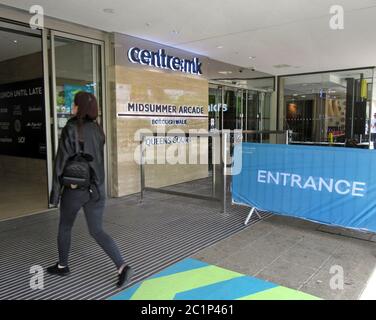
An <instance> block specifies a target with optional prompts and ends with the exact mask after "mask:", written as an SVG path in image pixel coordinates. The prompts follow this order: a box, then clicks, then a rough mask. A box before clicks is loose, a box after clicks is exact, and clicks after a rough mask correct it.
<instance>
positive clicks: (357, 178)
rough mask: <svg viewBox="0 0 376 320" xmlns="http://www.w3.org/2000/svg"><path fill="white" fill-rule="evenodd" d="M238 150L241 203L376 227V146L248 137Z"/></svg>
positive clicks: (237, 197)
mask: <svg viewBox="0 0 376 320" xmlns="http://www.w3.org/2000/svg"><path fill="white" fill-rule="evenodd" d="M234 155H235V158H237V157H242V165H243V166H242V170H241V173H240V174H239V175H234V176H233V201H234V202H235V203H242V204H247V205H249V206H252V207H255V208H258V209H261V210H267V211H271V212H274V213H277V214H282V215H288V216H293V217H299V218H304V219H308V220H312V221H316V222H319V223H324V224H331V225H337V226H342V227H349V228H355V229H363V230H369V231H375V232H376V170H375V164H376V151H373V150H363V149H351V148H335V147H314V146H291V145H272V144H254V143H243V144H242V148H240V147H239V146H236V147H235V152H234Z"/></svg>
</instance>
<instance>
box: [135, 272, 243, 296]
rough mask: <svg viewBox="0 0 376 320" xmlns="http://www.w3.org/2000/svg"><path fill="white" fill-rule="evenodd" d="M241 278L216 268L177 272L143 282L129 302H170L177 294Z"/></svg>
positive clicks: (237, 274)
mask: <svg viewBox="0 0 376 320" xmlns="http://www.w3.org/2000/svg"><path fill="white" fill-rule="evenodd" d="M242 276H243V275H242V274H240V273H237V272H233V271H230V270H226V269H223V268H219V267H216V266H208V267H203V268H199V269H194V270H189V271H185V272H179V273H176V274H172V275H169V276H165V277H160V278H155V279H150V280H145V281H144V282H143V283H142V284H141V286H140V288H138V290H137V291H136V292H135V293H134V294H133V296H132V298H131V300H172V299H173V298H174V297H175V295H176V294H177V293H178V292H182V291H188V290H192V289H195V288H200V287H203V286H206V285H210V284H213V283H217V282H220V281H225V280H230V279H233V278H237V277H242Z"/></svg>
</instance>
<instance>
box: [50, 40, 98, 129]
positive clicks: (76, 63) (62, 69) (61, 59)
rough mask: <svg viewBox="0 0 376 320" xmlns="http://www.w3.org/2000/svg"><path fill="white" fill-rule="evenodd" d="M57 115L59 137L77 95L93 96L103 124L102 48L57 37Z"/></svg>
mask: <svg viewBox="0 0 376 320" xmlns="http://www.w3.org/2000/svg"><path fill="white" fill-rule="evenodd" d="M54 40H55V41H54V45H55V74H56V80H55V81H56V102H55V103H56V104H55V107H56V111H57V129H58V136H60V134H61V130H62V128H63V127H64V126H65V124H66V122H67V120H68V119H69V118H70V117H71V112H72V104H73V99H74V95H75V94H76V93H77V92H79V91H87V92H90V93H93V94H94V95H95V96H96V97H97V99H98V104H99V107H100V109H99V114H100V117H99V121H100V120H101V114H102V110H101V101H102V100H101V97H102V92H101V88H102V86H101V68H100V66H101V64H100V63H101V56H100V54H101V51H100V46H99V45H97V44H92V43H88V42H83V41H77V40H72V39H68V38H63V37H55V39H54Z"/></svg>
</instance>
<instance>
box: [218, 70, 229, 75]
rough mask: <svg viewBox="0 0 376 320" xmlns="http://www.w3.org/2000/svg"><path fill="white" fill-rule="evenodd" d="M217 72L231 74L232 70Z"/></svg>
mask: <svg viewBox="0 0 376 320" xmlns="http://www.w3.org/2000/svg"><path fill="white" fill-rule="evenodd" d="M218 73H220V74H231V73H232V71H218Z"/></svg>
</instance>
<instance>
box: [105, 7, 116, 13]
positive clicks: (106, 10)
mask: <svg viewBox="0 0 376 320" xmlns="http://www.w3.org/2000/svg"><path fill="white" fill-rule="evenodd" d="M103 12H104V13H111V14H114V13H115V10H114V9H112V8H105V9H103Z"/></svg>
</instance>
